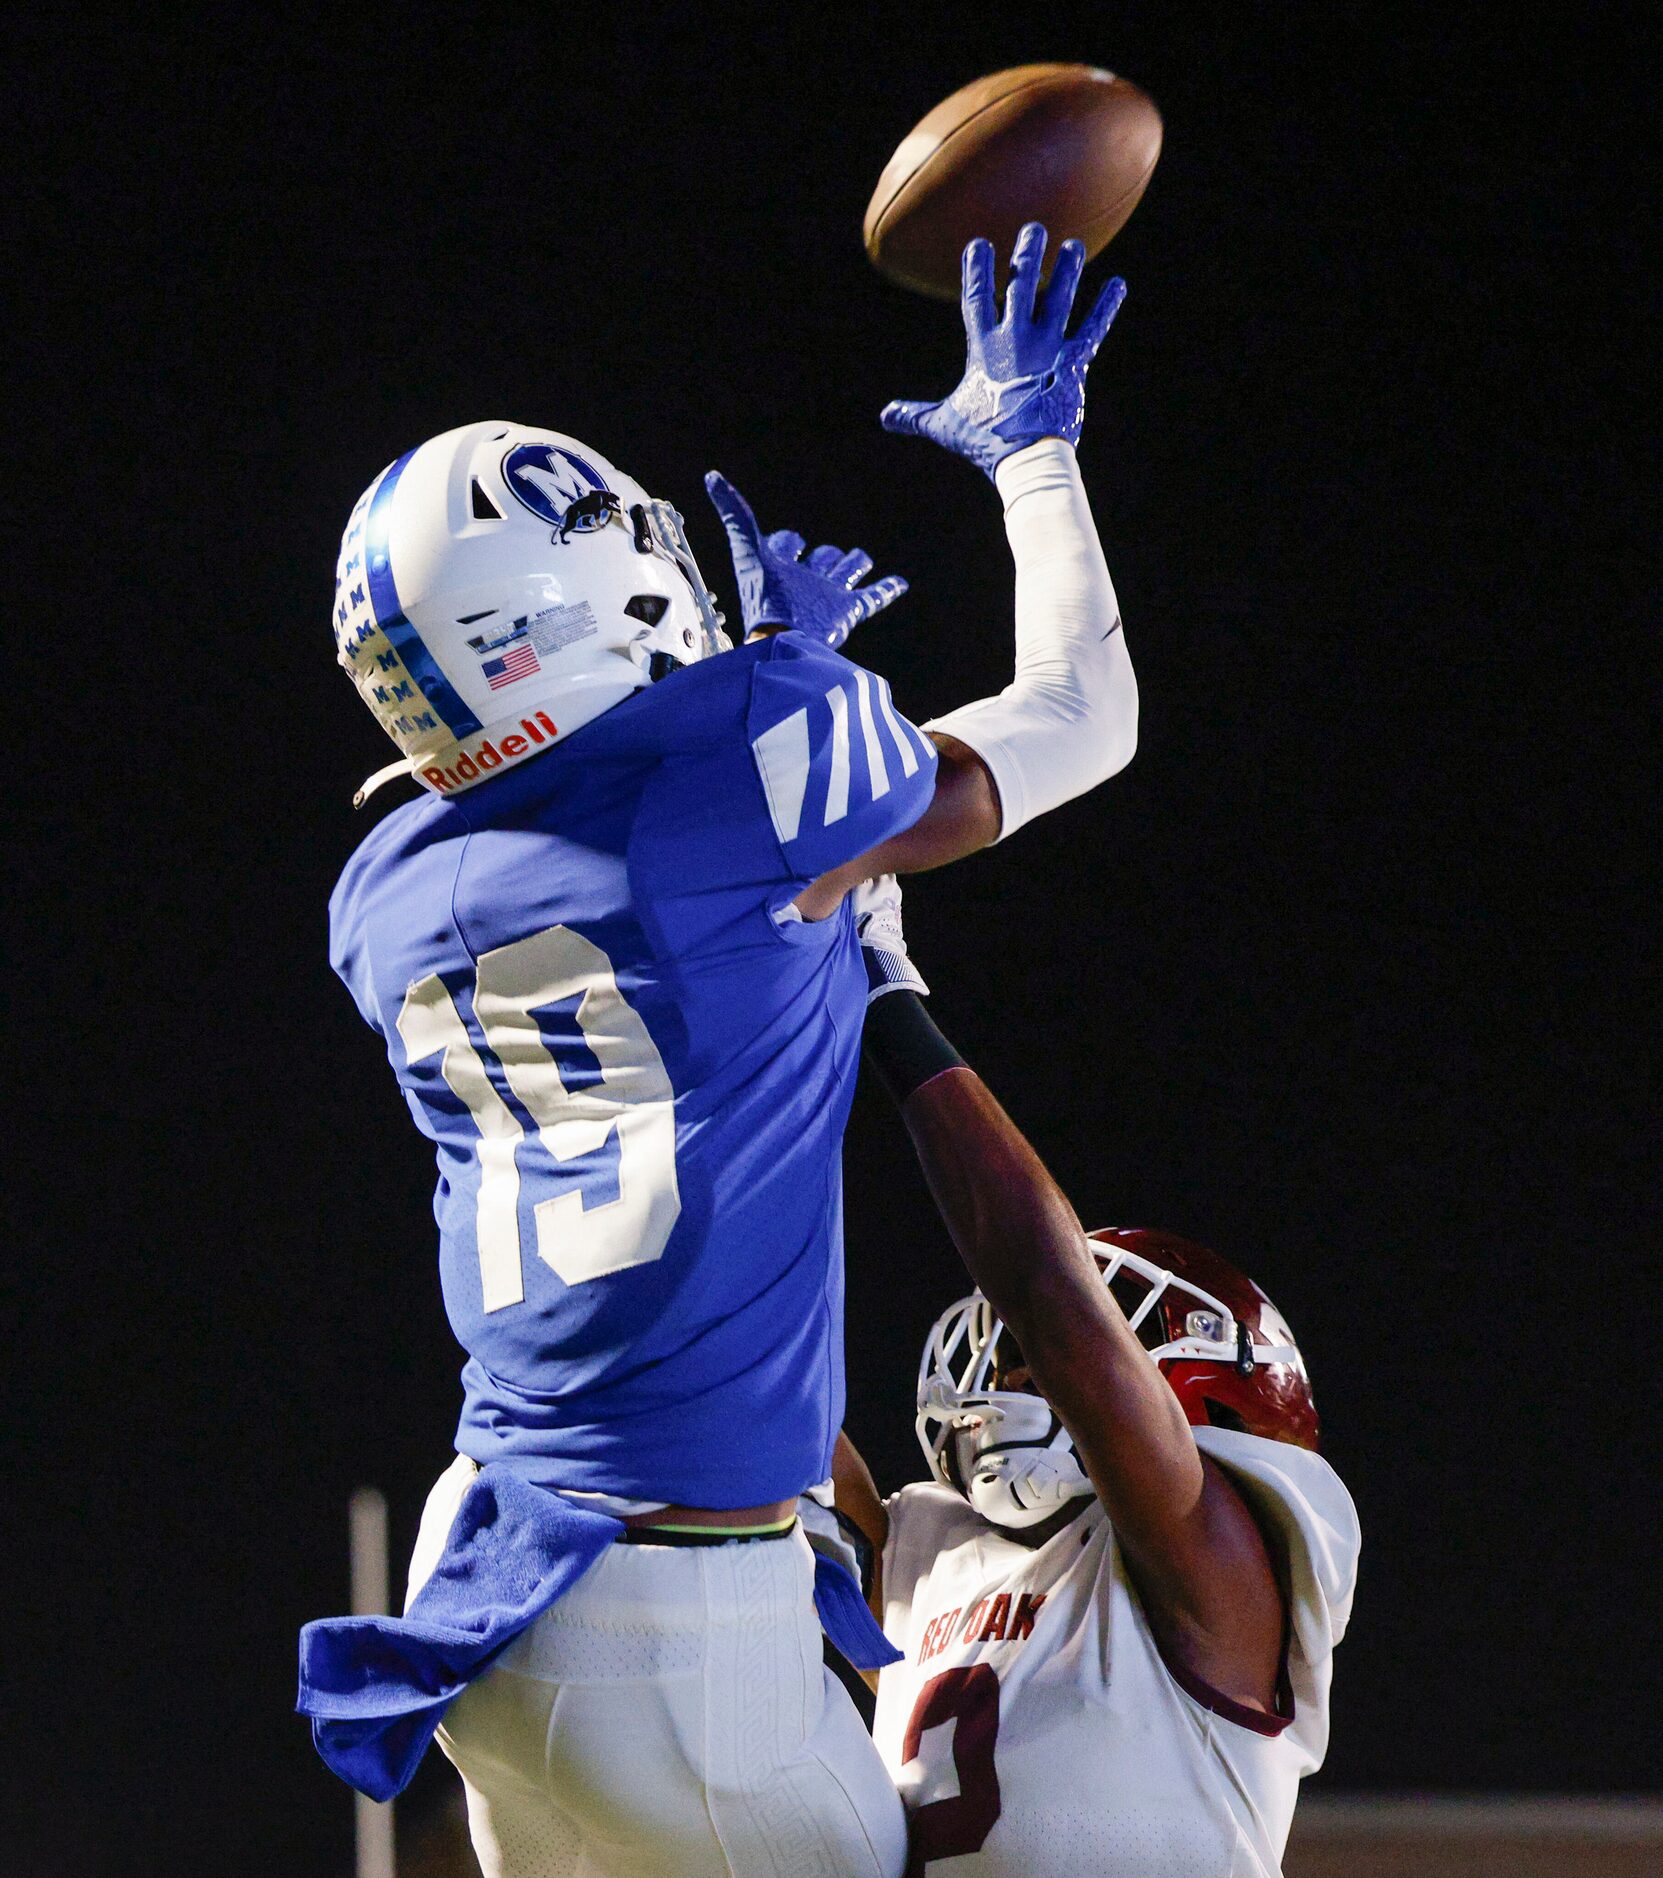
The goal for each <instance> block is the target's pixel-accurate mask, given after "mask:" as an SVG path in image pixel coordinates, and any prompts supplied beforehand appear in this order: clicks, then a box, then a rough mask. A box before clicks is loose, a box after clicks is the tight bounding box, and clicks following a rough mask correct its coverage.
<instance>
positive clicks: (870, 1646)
mask: <svg viewBox="0 0 1663 1878" xmlns="http://www.w3.org/2000/svg"><path fill="white" fill-rule="evenodd" d="M814 1608H815V1610H816V1612H818V1614H819V1617H820V1628H821V1629H822V1630H823V1631H825V1633H826V1635H827V1636H828V1637H830V1638H831V1640H832V1642H833V1644H834V1645H835V1646H836V1647H837V1648H838V1649H839V1650H841V1651H842V1652H843V1654H844V1655H845V1656H846V1657H847V1658H848V1659H849V1661H850V1662H851V1663H853V1664H854V1666H855V1668H856V1669H882V1668H883V1667H884V1666H885V1665H886V1664H888V1663H898V1662H900V1660H901V1655H902V1652H901V1651H899V1650H897V1649H896V1648H895V1646H894V1644H892V1643H891V1642H890V1641H889V1639H888V1638H887V1637H886V1636H885V1635H884V1634H883V1630H882V1627H881V1626H880V1625H879V1623H878V1620H877V1619H876V1618H875V1617H874V1616H873V1615H872V1613H871V1611H870V1610H868V1609H867V1606H866V1600H865V1598H863V1597H862V1596H861V1595H860V1586H859V1585H858V1584H857V1583H856V1582H855V1575H854V1573H853V1572H852V1571H850V1570H849V1568H848V1566H847V1565H840V1564H838V1562H837V1560H836V1559H834V1558H827V1556H826V1555H825V1553H824V1552H816V1553H815V1555H814Z"/></svg>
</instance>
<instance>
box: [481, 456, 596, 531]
mask: <svg viewBox="0 0 1663 1878" xmlns="http://www.w3.org/2000/svg"><path fill="white" fill-rule="evenodd" d="M502 480H503V481H504V482H505V483H506V484H507V485H508V487H509V489H510V491H511V492H512V493H513V495H514V496H515V497H516V498H517V499H518V500H519V501H520V502H521V503H523V504H524V505H525V507H526V508H528V509H530V511H531V512H532V514H533V515H536V516H540V517H541V518H542V520H544V521H545V522H548V523H549V524H550V525H551V526H552V527H555V528H558V527H559V526H560V524H561V523H562V522H563V521H564V520H565V519H566V511H567V510H568V509H569V508H570V507H571V506H572V504H573V503H574V502H579V501H581V500H582V499H583V497H584V496H587V495H592V494H593V493H594V492H595V491H596V490H597V489H600V490H610V488H611V485H610V484H609V483H608V482H607V480H606V478H605V477H604V476H603V475H602V474H601V472H600V471H599V470H598V469H596V467H595V466H594V464H592V463H591V462H589V461H588V460H587V458H585V457H581V456H579V455H578V454H577V452H576V451H575V450H564V449H562V448H561V447H560V445H559V444H554V443H520V444H516V445H515V446H514V448H513V449H512V450H510V451H509V452H508V454H507V455H506V456H505V457H504V458H503V459H502Z"/></svg>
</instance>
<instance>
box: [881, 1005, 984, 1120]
mask: <svg viewBox="0 0 1663 1878" xmlns="http://www.w3.org/2000/svg"><path fill="white" fill-rule="evenodd" d="M864 1047H865V1051H866V1060H867V1062H869V1063H870V1064H871V1065H872V1067H873V1069H874V1070H876V1071H877V1073H878V1078H879V1080H880V1081H881V1082H882V1083H883V1086H884V1088H885V1089H887V1090H888V1091H889V1094H890V1098H891V1100H892V1101H894V1102H895V1103H896V1104H897V1106H898V1105H899V1104H901V1103H902V1102H905V1101H906V1099H907V1097H908V1096H910V1095H911V1094H912V1093H913V1092H914V1091H915V1090H917V1089H921V1088H923V1086H924V1084H925V1083H927V1082H933V1081H934V1080H935V1078H936V1077H937V1076H940V1075H942V1074H943V1073H944V1072H945V1071H947V1070H950V1069H965V1068H967V1067H968V1065H967V1064H966V1063H965V1060H964V1058H963V1057H962V1056H960V1055H959V1053H958V1051H957V1050H955V1049H954V1048H953V1046H952V1045H951V1044H950V1043H949V1042H948V1041H947V1039H946V1038H945V1037H944V1036H942V1034H941V1032H940V1031H939V1030H938V1029H937V1028H936V1025H935V1019H934V1018H933V1017H931V1016H930V1014H929V1012H928V1011H926V1010H925V1009H924V1003H923V1000H922V999H921V998H920V997H919V996H918V994H917V992H915V991H902V990H895V991H892V992H890V993H889V994H888V996H886V997H881V998H878V999H875V1000H874V1001H873V1002H872V1003H871V1004H870V1005H868V1006H867V1011H866V1030H865V1036H864Z"/></svg>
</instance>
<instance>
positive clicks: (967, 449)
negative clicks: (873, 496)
mask: <svg viewBox="0 0 1663 1878" xmlns="http://www.w3.org/2000/svg"><path fill="white" fill-rule="evenodd" d="M1044 259H1045V230H1044V229H1043V228H1042V227H1041V226H1040V225H1039V223H1038V222H1029V223H1028V224H1027V226H1026V227H1025V228H1024V229H1023V230H1022V232H1021V234H1020V235H1018V236H1017V238H1016V250H1015V253H1014V254H1013V255H1012V256H1011V280H1010V286H1009V288H1008V289H1007V290H1006V293H1005V317H1004V318H1003V319H1002V320H997V321H996V320H995V307H994V301H993V245H992V243H991V242H987V241H983V240H980V239H979V238H978V239H977V240H975V241H973V242H971V243H970V245H969V246H968V247H967V248H966V249H965V251H964V294H963V305H964V330H965V333H966V335H967V336H968V338H969V356H968V358H967V360H966V363H965V368H964V376H963V378H961V379H960V380H959V383H958V387H957V389H956V390H955V391H954V392H953V393H952V395H951V396H950V397H947V398H943V399H941V400H940V401H939V402H938V403H936V404H925V403H922V402H920V401H918V400H917V399H912V398H900V399H897V400H896V401H895V402H894V403H893V404H888V405H885V406H884V412H883V427H884V429H885V430H899V431H908V432H910V433H911V434H912V435H913V436H916V437H928V438H929V439H930V441H931V442H932V443H938V444H940V445H941V447H942V448H943V449H944V450H952V451H955V452H956V453H957V454H958V455H959V456H963V457H968V458H969V459H970V461H971V462H972V463H974V464H975V465H976V466H977V468H978V469H982V470H985V471H986V472H987V474H988V475H989V476H991V475H992V474H993V472H994V469H995V468H996V467H997V465H998V464H999V462H1000V461H1001V459H1002V458H1004V457H1007V456H1009V455H1010V454H1011V452H1012V451H1013V450H1020V449H1022V448H1023V447H1024V446H1025V445H1027V444H1030V443H1038V441H1039V440H1040V438H1041V437H1061V438H1062V439H1063V441H1064V442H1065V443H1070V444H1072V443H1078V442H1079V438H1080V426H1081V425H1082V424H1083V423H1084V422H1085V416H1086V368H1087V367H1088V366H1089V365H1090V364H1091V361H1092V360H1093V358H1095V357H1096V354H1097V348H1098V347H1099V346H1100V345H1101V344H1102V343H1103V338H1104V335H1105V334H1106V333H1107V332H1108V330H1109V328H1110V327H1111V326H1112V325H1113V324H1114V316H1115V314H1116V313H1118V312H1119V311H1120V303H1121V301H1122V300H1124V299H1125V298H1126V283H1125V281H1123V280H1121V279H1120V278H1119V277H1118V276H1116V278H1115V279H1113V280H1111V281H1110V282H1109V283H1108V285H1107V286H1106V287H1105V288H1104V289H1103V291H1102V292H1101V293H1100V294H1099V295H1098V296H1097V304H1096V305H1095V306H1094V307H1093V308H1092V309H1091V311H1090V312H1089V313H1088V314H1087V315H1086V317H1085V319H1084V320H1083V321H1082V322H1081V325H1080V330H1079V331H1078V332H1077V333H1076V334H1075V335H1074V337H1073V338H1072V339H1067V338H1065V337H1064V336H1063V335H1064V329H1065V328H1066V327H1067V325H1068V316H1069V313H1070V312H1071V311H1072V309H1073V306H1074V294H1075V291H1076V289H1077V288H1078V287H1079V285H1080V272H1081V270H1082V269H1083V268H1084V266H1085V264H1086V251H1085V248H1084V246H1083V245H1082V244H1081V243H1080V242H1078V241H1065V242H1064V243H1063V244H1062V247H1061V248H1060V249H1059V250H1058V253H1057V265H1056V267H1055V269H1054V270H1053V271H1052V274H1051V284H1050V285H1049V286H1048V287H1047V288H1046V289H1045V291H1044V293H1043V294H1041V293H1040V291H1039V271H1040V266H1041V264H1042V263H1043V261H1044Z"/></svg>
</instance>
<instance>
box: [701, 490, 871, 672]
mask: <svg viewBox="0 0 1663 1878" xmlns="http://www.w3.org/2000/svg"><path fill="white" fill-rule="evenodd" d="M704 486H705V488H706V489H707V490H708V491H709V493H710V500H711V502H712V503H713V504H714V505H715V508H716V513H717V514H718V515H719V516H721V518H722V526H723V527H724V528H725V529H726V530H727V531H728V551H729V553H730V554H732V556H733V571H734V573H735V575H736V576H737V577H738V580H739V608H740V611H741V613H742V614H743V615H744V620H745V631H746V633H747V635H748V634H750V633H753V632H756V631H757V630H758V628H760V627H765V626H792V627H795V628H796V629H797V631H798V632H805V633H807V634H808V635H809V637H810V638H812V639H818V640H820V641H821V643H822V644H824V645H828V646H830V647H831V648H832V650H833V651H836V649H837V648H838V647H839V646H840V645H842V643H843V641H844V640H845V639H847V638H848V636H849V635H850V633H852V632H853V631H854V629H855V628H856V627H857V626H858V625H859V624H860V623H861V621H862V620H868V619H870V618H871V617H872V615H873V614H874V613H877V612H881V611H882V609H883V608H884V607H886V606H888V605H889V603H890V601H891V600H898V599H900V597H901V595H902V594H903V593H905V592H906V590H907V583H906V582H905V581H904V580H902V578H901V577H900V575H899V574H887V575H885V576H884V578H883V579H882V580H875V581H873V582H872V584H871V586H869V587H860V586H857V585H856V584H855V583H856V582H857V581H861V580H864V579H865V578H866V576H867V575H868V574H870V573H871V571H872V557H871V555H869V554H863V553H862V552H861V551H860V549H859V548H851V549H850V550H849V551H848V553H847V554H845V553H843V552H842V551H841V550H840V549H838V548H816V549H814V551H813V552H812V553H811V554H810V555H809V556H808V558H807V559H806V560H804V559H803V558H801V557H802V552H803V548H804V546H805V543H804V541H803V538H802V536H801V535H799V534H796V533H794V532H793V531H792V530H791V529H789V528H779V529H776V530H775V531H774V533H773V534H771V535H768V536H766V537H764V535H763V533H762V530H761V528H760V527H759V525H758V523H757V519H756V517H755V516H754V515H753V514H752V513H751V505H750V504H749V503H748V502H747V501H746V500H745V498H744V497H743V496H742V495H741V494H740V493H739V491H738V490H737V489H735V488H734V486H733V484H732V483H730V482H729V481H728V479H727V478H726V477H725V476H723V475H720V474H719V473H718V472H717V471H715V470H712V471H711V472H710V474H709V475H708V476H707V477H706V478H705V479H704Z"/></svg>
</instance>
